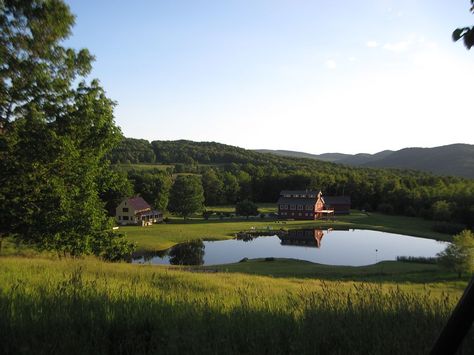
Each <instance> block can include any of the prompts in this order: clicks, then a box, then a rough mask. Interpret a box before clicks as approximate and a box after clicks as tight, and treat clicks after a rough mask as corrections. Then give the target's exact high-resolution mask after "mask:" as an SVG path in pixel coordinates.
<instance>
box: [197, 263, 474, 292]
mask: <svg viewBox="0 0 474 355" xmlns="http://www.w3.org/2000/svg"><path fill="white" fill-rule="evenodd" d="M203 268H204V269H207V270H213V271H218V272H228V273H242V274H250V275H261V276H271V277H276V278H303V279H306V278H312V279H319V280H328V281H358V282H377V283H397V284H399V285H400V284H405V285H410V287H412V288H419V289H425V288H426V285H427V284H429V285H430V287H431V288H433V289H439V290H447V289H454V290H463V289H464V288H465V287H466V283H467V282H468V281H469V277H468V276H465V277H463V278H461V279H459V278H458V277H457V274H455V273H453V272H447V271H446V270H444V269H442V268H441V267H440V266H438V265H436V264H422V263H412V262H398V261H382V262H379V263H377V264H373V265H368V266H334V265H323V264H316V263H312V262H309V261H304V260H295V259H279V258H275V259H273V258H271V259H270V260H266V259H251V260H248V261H245V262H240V263H234V264H225V265H216V266H204V267H203Z"/></svg>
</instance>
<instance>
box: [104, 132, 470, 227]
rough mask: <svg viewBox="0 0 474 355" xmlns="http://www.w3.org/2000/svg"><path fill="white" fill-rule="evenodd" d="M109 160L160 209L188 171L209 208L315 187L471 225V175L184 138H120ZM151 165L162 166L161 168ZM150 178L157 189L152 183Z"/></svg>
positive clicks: (360, 202) (358, 201)
mask: <svg viewBox="0 0 474 355" xmlns="http://www.w3.org/2000/svg"><path fill="white" fill-rule="evenodd" d="M110 159H111V161H112V162H113V163H115V164H116V166H117V167H121V168H122V170H123V169H124V167H126V169H125V170H126V171H127V175H128V178H129V180H130V181H131V182H132V184H133V185H134V186H133V187H134V189H135V192H136V193H140V194H144V195H145V196H148V197H149V198H150V199H151V201H152V202H154V203H156V204H157V205H158V206H160V207H164V206H165V204H164V203H163V202H164V201H165V200H166V199H167V197H166V195H167V194H168V192H169V189H170V186H171V184H172V179H173V176H176V174H177V173H192V174H199V175H200V176H201V180H202V185H203V188H204V196H205V202H206V205H208V206H209V205H211V206H212V205H219V204H235V203H236V202H238V201H242V200H251V201H255V202H276V200H277V199H278V196H279V193H280V191H281V190H283V189H315V190H322V191H323V193H325V194H326V195H350V196H351V199H352V207H353V208H357V209H363V210H366V211H379V212H383V213H388V214H401V215H407V216H420V217H424V218H430V219H435V220H439V221H445V222H450V223H460V224H464V225H469V226H473V225H474V180H472V179H464V178H459V177H447V176H444V177H440V176H435V175H431V174H428V173H423V172H419V171H415V170H397V169H375V168H360V167H349V166H344V165H338V164H334V163H329V162H322V161H316V160H312V159H303V158H291V157H281V156H275V155H271V154H263V153H258V152H255V151H249V150H246V149H242V148H238V147H234V146H229V145H224V144H219V143H214V142H192V141H185V140H180V141H153V142H151V143H150V142H148V141H146V140H137V139H131V138H124V140H123V141H122V143H121V144H120V145H119V146H118V147H117V148H115V150H113V151H112V152H111V154H110ZM139 163H140V164H144V163H145V164H149V165H147V166H146V169H144V167H143V165H133V164H139ZM152 163H155V164H164V165H168V167H167V168H166V169H160V166H159V165H153V164H152ZM124 164H126V165H124ZM128 164H131V165H128ZM144 180H148V181H150V184H146V183H145V184H144V183H143V181H144ZM137 181H139V182H140V183H137ZM151 181H154V183H153V184H154V185H155V186H156V189H155V190H153V189H151V188H150V186H151ZM158 181H160V182H159V183H158ZM155 200H156V202H155Z"/></svg>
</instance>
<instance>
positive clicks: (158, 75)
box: [65, 0, 474, 154]
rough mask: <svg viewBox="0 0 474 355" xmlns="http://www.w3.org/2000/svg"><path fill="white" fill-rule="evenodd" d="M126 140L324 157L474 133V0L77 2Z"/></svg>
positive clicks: (84, 43)
mask: <svg viewBox="0 0 474 355" xmlns="http://www.w3.org/2000/svg"><path fill="white" fill-rule="evenodd" d="M66 2H67V3H68V4H69V6H70V8H71V10H72V12H73V13H74V14H75V15H76V25H75V27H74V28H73V33H72V35H71V37H70V38H69V39H68V40H67V41H66V43H65V44H66V45H67V46H70V47H73V48H77V49H79V48H88V49H89V50H90V51H91V52H92V53H93V54H94V55H95V57H96V61H95V63H94V69H93V71H92V73H91V75H90V77H89V78H88V79H92V78H98V79H99V80H100V82H101V84H102V86H103V87H104V88H105V90H106V92H107V94H108V96H109V97H110V98H112V99H113V100H115V101H116V102H117V107H116V110H115V119H116V123H117V124H118V125H119V126H120V127H121V129H122V132H123V133H124V135H125V136H126V137H133V138H143V139H147V140H176V139H189V140H194V141H215V142H220V143H225V144H230V145H236V146H239V147H243V148H247V149H258V148H265V149H284V150H295V151H303V152H308V153H314V154H321V153H328V152H340V153H352V154H353V153H361V152H365V153H375V152H378V151H381V150H385V149H391V150H397V149H402V148H405V147H434V146H440V145H446V144H452V143H469V144H473V143H474V138H473V137H474V134H473V131H474V123H473V119H472V118H473V116H474V114H473V106H472V102H473V90H472V83H473V79H474V49H473V50H471V51H467V50H466V49H465V47H464V46H463V45H462V43H460V42H459V43H454V42H452V40H451V33H452V32H453V30H454V29H455V28H457V27H464V26H472V25H474V15H472V14H471V13H470V12H469V8H470V2H469V0H359V1H349V0H340V1H333V0H135V1H123V0H66Z"/></svg>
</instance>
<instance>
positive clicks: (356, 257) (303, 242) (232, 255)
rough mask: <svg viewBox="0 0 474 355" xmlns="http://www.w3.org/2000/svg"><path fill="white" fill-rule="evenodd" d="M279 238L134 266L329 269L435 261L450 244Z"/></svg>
mask: <svg viewBox="0 0 474 355" xmlns="http://www.w3.org/2000/svg"><path fill="white" fill-rule="evenodd" d="M277 234H278V235H273V236H261V237H251V236H247V237H246V238H244V239H231V240H221V241H204V242H203V241H200V240H199V241H193V242H189V243H182V244H178V245H175V246H174V247H172V248H170V249H168V250H165V251H162V252H155V253H147V254H140V255H135V257H134V259H133V262H134V263H151V264H173V265H217V264H228V263H235V262H238V261H240V260H242V259H243V258H249V259H254V258H266V257H275V258H291V259H300V260H306V261H311V262H314V263H319V264H326V265H348V266H362V265H370V264H375V263H377V262H379V261H383V260H396V258H397V256H413V257H434V256H436V254H437V253H439V252H440V251H442V250H444V249H445V248H446V246H447V244H448V243H447V242H439V241H436V240H432V239H425V238H417V237H410V236H406V235H401V234H392V233H385V232H378V231H371V230H360V229H353V230H320V229H298V230H289V231H288V232H278V233H277Z"/></svg>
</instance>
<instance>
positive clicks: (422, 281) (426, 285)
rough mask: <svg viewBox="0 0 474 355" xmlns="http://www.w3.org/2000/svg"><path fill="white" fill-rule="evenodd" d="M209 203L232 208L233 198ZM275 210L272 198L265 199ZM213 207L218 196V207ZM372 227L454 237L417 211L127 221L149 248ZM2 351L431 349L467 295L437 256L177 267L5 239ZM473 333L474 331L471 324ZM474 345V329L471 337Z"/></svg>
mask: <svg viewBox="0 0 474 355" xmlns="http://www.w3.org/2000/svg"><path fill="white" fill-rule="evenodd" d="M220 208H221V210H219V209H218V208H212V209H213V210H215V211H221V212H232V210H231V208H232V207H229V206H224V207H220ZM266 208H267V213H270V212H272V206H271V205H268V206H266ZM209 209H211V208H209ZM313 226H314V227H318V226H319V227H321V228H328V227H333V228H348V229H350V228H363V229H374V230H381V231H387V232H394V233H400V234H409V235H417V236H422V237H427V238H437V239H441V240H449V236H447V235H443V234H439V233H435V232H432V231H431V228H432V224H431V222H429V221H424V220H421V219H417V218H408V217H394V216H385V215H381V214H370V215H367V214H364V213H361V212H354V213H352V214H351V215H350V216H342V217H337V218H336V219H335V220H334V221H286V223H282V222H279V221H278V222H277V221H275V220H273V219H270V218H265V219H261V218H255V219H248V220H247V219H239V218H224V219H219V218H215V219H210V220H208V221H206V220H204V219H202V218H198V217H194V218H190V219H187V220H185V221H184V220H183V219H179V218H174V217H173V218H170V221H169V223H164V224H157V225H153V226H150V227H120V230H121V231H123V232H125V233H126V234H127V237H128V238H129V239H130V240H132V241H135V242H136V243H137V245H138V247H139V248H140V249H143V250H150V251H153V250H161V249H166V248H169V247H171V246H172V245H174V244H176V243H180V242H184V241H187V240H192V239H201V238H203V239H207V240H212V239H216V240H217V239H226V238H233V235H234V233H237V232H239V231H242V230H248V229H250V228H252V227H253V228H256V229H261V230H268V229H272V230H276V229H280V228H285V229H288V228H305V227H313ZM2 255H3V256H2V257H1V258H0V315H1V317H0V353H2V354H3V353H5V354H31V353H39V354H43V353H44V354H65V353H67V354H90V353H93V354H110V353H113V354H129V353H136V354H148V353H149V354H153V353H163V354H183V353H196V354H209V353H211V354H212V353H215V354H217V353H219V354H257V353H258V354H261V353H271V354H289V353H292V354H314V353H323V354H324V353H330V354H348V353H350V354H382V353H384V354H385V353H393V354H398V353H406V354H420V353H427V352H428V351H429V349H430V347H431V346H432V344H433V342H434V341H435V339H436V337H437V335H438V334H439V332H440V330H441V329H442V327H443V325H444V324H445V322H446V320H447V317H448V316H449V314H450V312H451V311H452V309H453V308H454V305H455V304H456V302H457V301H458V299H459V297H460V296H461V294H462V292H463V290H464V288H465V286H466V284H467V281H468V278H467V277H465V278H462V279H458V278H456V275H455V274H454V273H448V272H445V271H443V270H442V269H440V268H439V266H438V265H434V264H420V263H408V262H388V261H386V262H380V263H378V264H375V265H370V266H363V267H349V266H328V265H320V264H314V263H310V262H305V261H300V260H291V259H272V260H267V261H266V260H264V259H255V260H248V261H247V262H241V263H236V264H227V265H218V266H208V267H206V266H204V267H179V266H157V265H136V264H127V263H115V264H113V263H106V262H103V261H100V260H98V259H95V258H82V259H71V258H67V259H58V258H57V257H55V256H53V255H51V254H47V253H41V254H39V253H36V252H34V251H32V250H30V249H28V248H21V247H20V248H18V247H17V246H15V245H14V244H12V243H11V241H9V240H4V241H3V251H2ZM471 333H472V332H471ZM463 351H464V352H465V353H472V352H473V351H474V335H473V334H470V335H469V337H468V339H466V340H465V342H464V345H463Z"/></svg>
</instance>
